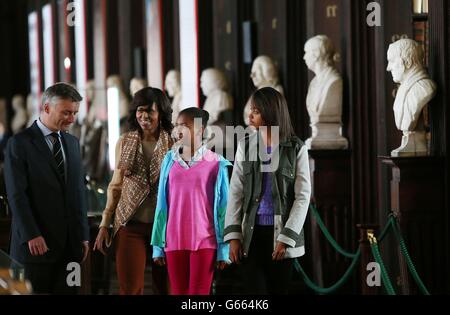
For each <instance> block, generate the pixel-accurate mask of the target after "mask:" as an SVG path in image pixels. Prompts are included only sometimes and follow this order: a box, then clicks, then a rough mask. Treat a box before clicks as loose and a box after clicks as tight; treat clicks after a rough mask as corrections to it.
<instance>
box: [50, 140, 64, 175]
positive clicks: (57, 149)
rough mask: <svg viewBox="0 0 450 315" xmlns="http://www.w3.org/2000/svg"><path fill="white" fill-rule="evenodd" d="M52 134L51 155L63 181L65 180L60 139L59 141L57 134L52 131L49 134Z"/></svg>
mask: <svg viewBox="0 0 450 315" xmlns="http://www.w3.org/2000/svg"><path fill="white" fill-rule="evenodd" d="M50 135H51V136H52V142H53V157H54V158H55V162H56V165H57V167H58V172H59V174H60V175H61V178H62V179H63V181H64V180H65V168H64V157H63V152H62V147H61V141H59V135H58V134H57V133H56V132H54V133H52V134H50Z"/></svg>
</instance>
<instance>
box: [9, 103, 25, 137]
mask: <svg viewBox="0 0 450 315" xmlns="http://www.w3.org/2000/svg"><path fill="white" fill-rule="evenodd" d="M12 107H13V110H14V117H13V120H12V122H11V129H12V132H13V133H17V132H19V131H21V130H22V129H24V128H25V127H26V125H27V122H28V114H27V110H26V105H25V99H24V97H23V96H22V95H19V94H17V95H14V97H13V99H12Z"/></svg>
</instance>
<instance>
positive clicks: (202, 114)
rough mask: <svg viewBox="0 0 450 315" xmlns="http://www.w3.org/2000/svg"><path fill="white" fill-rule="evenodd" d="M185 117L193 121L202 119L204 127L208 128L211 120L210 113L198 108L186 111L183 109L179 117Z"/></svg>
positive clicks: (189, 108) (190, 108)
mask: <svg viewBox="0 0 450 315" xmlns="http://www.w3.org/2000/svg"><path fill="white" fill-rule="evenodd" d="M181 115H185V116H187V117H189V118H191V119H192V120H194V119H195V118H200V119H201V120H202V127H203V128H206V125H207V124H208V120H209V113H208V112H207V111H206V110H204V109H201V108H198V107H188V108H186V109H183V110H182V111H181V112H180V113H179V114H178V116H181Z"/></svg>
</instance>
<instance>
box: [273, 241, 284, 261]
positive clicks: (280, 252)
mask: <svg viewBox="0 0 450 315" xmlns="http://www.w3.org/2000/svg"><path fill="white" fill-rule="evenodd" d="M286 246H287V245H286V244H284V243H281V242H277V246H276V247H275V251H274V252H273V254H272V260H282V259H283V258H284V255H285V254H286Z"/></svg>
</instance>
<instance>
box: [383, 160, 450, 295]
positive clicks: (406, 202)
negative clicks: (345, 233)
mask: <svg viewBox="0 0 450 315" xmlns="http://www.w3.org/2000/svg"><path fill="white" fill-rule="evenodd" d="M381 160H382V162H383V163H384V164H385V165H387V166H388V167H389V169H390V170H391V181H390V183H391V184H390V188H391V210H392V211H393V212H394V213H395V215H396V216H397V218H398V221H399V223H400V229H401V232H402V234H403V237H404V239H405V242H406V246H407V248H408V251H409V253H410V256H411V259H412V261H413V263H414V265H415V267H416V269H417V272H418V273H419V276H420V277H421V279H422V280H423V282H424V284H425V286H426V287H427V289H428V290H429V291H430V292H431V293H432V294H442V293H444V292H445V288H446V286H447V285H448V283H447V282H446V274H447V272H448V270H446V265H445V262H446V261H445V256H446V255H447V253H446V248H445V243H446V242H445V237H446V235H447V232H446V228H445V226H446V224H445V222H444V221H443V218H445V211H444V209H445V207H444V204H445V203H444V198H445V197H444V196H445V195H446V194H447V193H448V192H446V191H445V189H444V187H445V186H444V177H443V176H439V175H438V174H443V171H444V160H443V159H442V158H438V157H417V158H414V157H412V158H405V157H404V158H393V157H382V158H381ZM443 258H444V259H443ZM398 261H399V264H400V277H401V288H402V293H403V294H420V292H419V291H418V287H417V286H416V284H415V282H414V280H413V279H412V278H411V275H410V272H409V271H408V268H407V265H406V261H405V259H404V257H403V255H402V253H401V252H400V249H399V251H398Z"/></svg>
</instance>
